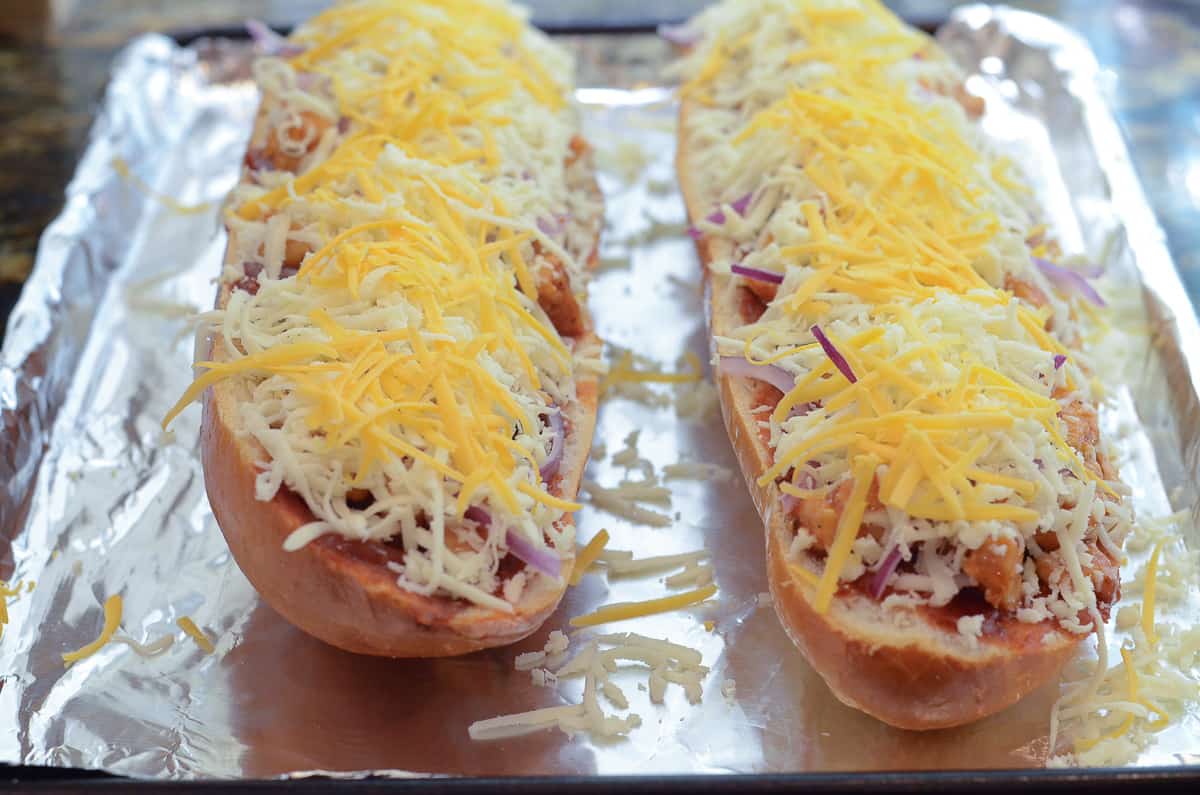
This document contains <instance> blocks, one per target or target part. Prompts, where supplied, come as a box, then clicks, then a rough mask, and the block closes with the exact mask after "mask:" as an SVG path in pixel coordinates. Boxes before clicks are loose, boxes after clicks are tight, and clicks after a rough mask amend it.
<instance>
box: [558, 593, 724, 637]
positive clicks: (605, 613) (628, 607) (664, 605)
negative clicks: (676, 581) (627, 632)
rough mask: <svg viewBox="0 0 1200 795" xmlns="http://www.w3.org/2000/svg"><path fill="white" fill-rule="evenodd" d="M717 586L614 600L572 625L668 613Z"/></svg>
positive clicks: (699, 597)
mask: <svg viewBox="0 0 1200 795" xmlns="http://www.w3.org/2000/svg"><path fill="white" fill-rule="evenodd" d="M716 592H717V586H715V585H708V586H705V587H704V588H697V589H696V590H694V591H684V592H683V593H678V594H672V595H671V596H663V597H660V598H658V599H646V600H645V601H642V602H614V603H613V604H609V605H604V606H603V607H600V608H598V609H596V610H595V611H594V612H591V613H588V614H587V615H583V616H575V617H574V618H572V619H571V626H573V627H591V626H595V625H597V624H608V623H610V622H613V621H625V620H627V619H630V618H641V617H642V616H651V615H654V614H655V613H668V612H670V611H672V610H678V609H679V608H681V607H688V606H689V605H694V604H697V603H699V602H703V601H704V600H705V599H708V598H710V597H712V596H713V595H715V594H716Z"/></svg>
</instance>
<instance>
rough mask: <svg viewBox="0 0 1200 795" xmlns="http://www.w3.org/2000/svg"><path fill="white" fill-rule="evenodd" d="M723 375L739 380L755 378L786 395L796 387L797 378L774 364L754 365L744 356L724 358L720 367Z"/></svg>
mask: <svg viewBox="0 0 1200 795" xmlns="http://www.w3.org/2000/svg"><path fill="white" fill-rule="evenodd" d="M719 367H720V370H721V372H722V373H725V374H726V375H732V376H737V377H738V378H753V379H754V380H756V381H762V382H764V383H767V384H770V385H771V386H773V387H775V388H776V389H778V390H779V391H780V392H782V393H784V394H785V395H786V394H787V393H788V392H791V391H792V387H794V386H796V379H795V377H794V376H793V375H792V374H791V373H789V372H788V371H787V370H784V369H783V368H782V367H778V366H776V365H773V364H754V363H752V362H750V361H749V360H748V359H746V358H745V357H743V356H722V357H721V363H720V365H719Z"/></svg>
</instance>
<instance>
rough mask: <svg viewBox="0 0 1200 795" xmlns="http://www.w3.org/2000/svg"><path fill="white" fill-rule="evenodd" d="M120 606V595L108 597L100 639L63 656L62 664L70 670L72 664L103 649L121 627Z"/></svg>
mask: <svg viewBox="0 0 1200 795" xmlns="http://www.w3.org/2000/svg"><path fill="white" fill-rule="evenodd" d="M122 606H123V602H122V600H121V595H120V594H113V595H112V596H110V597H108V599H106V600H105V601H104V627H103V628H102V629H101V630H100V637H98V638H96V639H95V640H94V641H92V642H91V643H88V644H87V645H85V646H83V647H82V648H80V649H77V650H75V651H71V652H67V653H65V654H63V656H62V659H63V664H64V665H66V666H67V667H68V668H70V667H71V665H72V664H74V663H77V662H79V661H80V660H85V659H87V658H88V657H91V656H92V655H93V654H95V653H96V652H98V651H100V650H101V649H102V648H104V647H105V645H107V644H108V642H109V641H110V640H112V637H113V635H114V634H115V633H116V631H117V628H118V627H120V626H121V610H122Z"/></svg>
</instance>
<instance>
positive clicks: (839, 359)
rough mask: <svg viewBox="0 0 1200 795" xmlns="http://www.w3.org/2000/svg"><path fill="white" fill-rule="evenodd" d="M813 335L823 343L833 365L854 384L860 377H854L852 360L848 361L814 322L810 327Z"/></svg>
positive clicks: (823, 347)
mask: <svg viewBox="0 0 1200 795" xmlns="http://www.w3.org/2000/svg"><path fill="white" fill-rule="evenodd" d="M809 331H811V332H812V335H813V336H814V337H816V338H817V342H819V343H820V344H821V349H822V350H823V351H825V355H826V356H828V357H829V361H831V362H833V366H834V367H836V368H837V369H839V370H841V372H842V375H844V376H846V380H847V381H849V382H850V383H852V384H854V383H857V382H858V379H857V378H855V377H854V371H853V370H851V369H850V362H848V361H846V357H845V356H842V354H841V352H840V351H839V350H838V349H837V348H835V347H834V346H833V343H832V342H830V341H829V337H826V336H825V332H824V331H821V327H820V326H818V325H816V324H815V323H814V324H813V327H812V328H811V329H809Z"/></svg>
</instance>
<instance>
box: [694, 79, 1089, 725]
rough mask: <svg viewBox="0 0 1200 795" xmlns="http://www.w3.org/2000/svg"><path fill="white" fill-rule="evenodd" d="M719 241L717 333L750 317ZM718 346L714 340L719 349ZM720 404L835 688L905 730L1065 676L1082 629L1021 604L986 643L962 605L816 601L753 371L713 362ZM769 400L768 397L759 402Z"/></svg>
mask: <svg viewBox="0 0 1200 795" xmlns="http://www.w3.org/2000/svg"><path fill="white" fill-rule="evenodd" d="M688 111H689V103H688V102H687V101H686V100H685V101H684V102H683V104H682V105H681V107H680V115H679V129H680V133H679V140H678V148H677V150H676V163H675V164H676V171H677V173H678V175H679V183H680V188H681V190H682V192H683V197H684V203H685V204H686V206H687V212H688V217H689V218H690V219H692V222H693V223H694V222H695V221H696V220H698V219H701V218H703V217H704V216H705V215H707V213H708V212H709V211H710V208H708V207H706V206H705V205H704V198H703V194H702V192H701V191H700V190H698V186H697V184H696V175H695V172H694V169H692V168H690V167H689V153H688V151H687V141H686V136H685V133H684V132H683V131H684V130H686V129H687V115H688ZM712 246H713V242H712V240H711V239H709V238H704V237H702V238H700V239H699V240H698V241H697V243H696V249H697V252H698V254H699V256H700V260H701V263H702V266H703V270H704V283H705V292H704V304H705V316H706V320H707V323H708V330H709V339H710V342H711V340H712V339H713V336H714V335H720V334H726V333H728V332H729V331H730V330H732V329H733V328H735V327H737V326H739V325H742V324H743V323H744V322H745V321H744V320H743V318H742V315H741V312H742V306H743V305H744V302H745V301H746V300H748V295H749V293H750V291H749V290H747V289H746V288H745V287H742V286H739V285H738V284H737V281H738V280H737V279H736V278H734V277H732V276H728V275H723V274H714V273H712V272H711V271H710V269H709V264H710V262H711V261H712V259H713V255H714V252H713V250H712ZM713 352H714V354H715V352H716V351H715V345H714V350H713ZM714 378H715V379H716V382H717V389H718V393H719V395H720V402H721V415H722V417H723V419H724V421H725V428H726V430H727V431H728V433H729V439H730V442H731V443H732V444H733V449H734V452H735V454H736V455H737V459H738V464H739V466H740V468H741V470H742V474H743V476H744V477H745V480H746V485H747V487H748V488H749V490H750V495H751V497H752V499H753V501H754V505H755V507H756V508H757V510H758V513H759V516H760V517H761V519H762V523H763V526H764V529H765V532H766V545H767V577H768V581H769V586H770V590H771V596H772V601H773V603H774V605H775V612H776V614H777V615H778V616H779V619H780V621H781V622H782V623H783V626H784V629H785V630H786V631H787V633H788V636H789V637H790V638H791V639H792V642H793V643H795V644H796V646H797V648H798V649H799V650H800V652H801V653H802V654H803V655H804V656H805V658H806V659H807V660H808V662H809V664H810V665H812V667H813V668H814V669H815V670H816V671H817V673H818V674H820V676H821V678H822V679H824V680H825V682H826V684H828V685H829V688H830V689H831V690H832V691H833V693H834V695H835V696H837V698H838V699H839V700H840V701H842V702H843V703H845V704H846V705H848V706H851V707H854V708H855V709H858V710H861V711H863V712H866V713H867V714H869V715H872V716H874V717H876V718H878V719H879V720H881V721H883V722H885V723H888V724H891V725H892V726H897V727H899V728H903V729H918V730H923V729H940V728H947V727H951V726H959V725H962V724H965V723H970V722H972V721H976V720H979V719H980V718H983V717H986V716H988V715H991V714H993V713H995V712H998V711H1000V710H1002V709H1004V708H1006V707H1009V706H1011V705H1012V704H1015V703H1016V702H1017V701H1019V700H1020V699H1021V698H1022V697H1024V696H1025V695H1027V694H1029V693H1030V692H1032V691H1033V690H1035V689H1037V688H1038V687H1040V686H1041V685H1043V684H1045V683H1046V682H1047V681H1049V680H1050V679H1052V678H1053V677H1055V676H1056V675H1057V674H1058V672H1059V670H1060V669H1061V668H1062V666H1063V664H1064V663H1065V662H1066V661H1067V659H1068V658H1069V657H1070V656H1071V655H1072V654H1073V653H1074V651H1075V649H1076V647H1077V645H1078V643H1079V641H1080V640H1082V637H1083V636H1080V635H1075V634H1072V633H1070V632H1068V631H1066V630H1064V629H1061V628H1060V627H1059V626H1058V625H1057V624H1056V623H1054V622H1050V621H1046V622H1042V623H1039V624H1025V623H1022V622H1019V621H1017V619H1016V617H1015V616H1013V615H1011V614H1006V615H1002V614H997V616H996V617H995V620H989V621H988V623H987V625H986V628H985V630H984V633H983V635H982V636H981V637H980V638H979V639H978V642H977V643H972V642H971V641H970V640H969V639H968V638H966V637H964V636H962V635H960V634H959V633H958V631H957V629H956V628H955V627H954V626H953V621H952V620H950V619H952V617H953V616H952V610H951V609H950V607H946V608H932V607H928V606H925V607H905V606H897V607H893V608H889V609H888V610H886V611H885V610H884V609H883V607H882V605H881V603H880V602H879V601H877V600H875V599H872V598H870V597H869V596H867V595H865V594H862V593H861V592H859V591H857V590H855V589H854V588H852V587H847V586H842V587H840V588H839V590H838V592H837V593H836V594H835V596H834V598H833V601H832V604H831V605H830V608H829V610H828V611H827V612H825V613H819V612H817V610H816V608H815V607H814V605H813V600H814V598H815V594H816V592H815V589H814V588H813V587H812V586H811V585H809V583H808V582H807V581H806V580H805V579H804V578H802V577H800V576H798V575H796V574H794V573H793V571H792V570H791V568H790V566H789V563H790V564H791V566H795V565H800V566H803V567H805V568H807V569H809V570H810V571H812V572H820V571H821V568H822V564H821V563H820V562H819V561H818V560H817V559H816V558H813V557H811V556H806V557H805V559H803V560H800V561H791V562H789V560H788V551H789V548H790V546H791V538H792V533H791V530H790V529H789V527H788V523H787V520H786V513H785V511H784V509H783V503H782V499H781V496H782V495H781V493H780V491H779V488H778V486H777V485H776V484H775V483H774V482H771V483H768V484H767V485H765V486H759V485H758V482H757V481H758V477H759V476H760V475H761V474H762V473H763V472H764V471H766V470H767V468H768V467H769V466H770V465H771V460H772V457H771V451H770V449H769V447H768V446H767V443H766V441H765V440H764V439H763V438H762V435H761V434H760V433H759V428H758V425H757V420H756V417H755V415H754V414H753V413H752V411H751V410H752V409H753V408H754V407H755V405H756V401H755V390H754V388H752V385H751V383H750V382H748V381H746V380H745V379H739V378H733V377H730V376H727V375H725V374H723V373H721V372H720V371H719V370H718V371H715V372H714ZM758 402H761V401H758Z"/></svg>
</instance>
